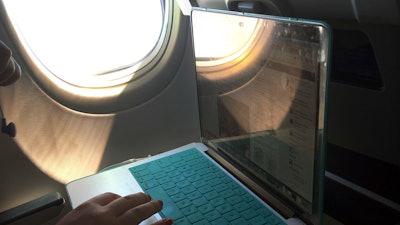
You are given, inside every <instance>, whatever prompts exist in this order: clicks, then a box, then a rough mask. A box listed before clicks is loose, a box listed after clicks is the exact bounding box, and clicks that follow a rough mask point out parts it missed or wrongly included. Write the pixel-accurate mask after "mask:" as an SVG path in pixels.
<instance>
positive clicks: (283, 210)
mask: <svg viewBox="0 0 400 225" xmlns="http://www.w3.org/2000/svg"><path fill="white" fill-rule="evenodd" d="M207 153H208V154H209V155H210V156H211V157H212V158H213V159H215V160H216V161H217V162H219V163H220V164H221V165H222V166H223V167H224V168H225V169H227V170H228V171H229V172H231V173H232V174H233V175H234V176H235V177H236V178H237V179H239V180H240V181H241V182H242V183H243V184H245V185H246V186H247V187H248V188H249V189H250V190H252V191H253V192H255V193H256V194H257V195H258V196H259V197H260V198H261V199H262V200H264V201H265V202H267V203H268V204H269V205H271V206H272V207H273V208H274V209H275V210H276V211H278V213H280V214H281V215H282V216H283V217H285V218H291V217H293V216H294V215H295V213H294V212H293V211H292V210H291V209H290V208H288V207H287V206H285V205H284V204H283V203H282V202H280V201H279V200H278V199H277V198H276V197H275V196H273V195H271V194H270V193H268V192H267V191H265V190H264V189H263V188H262V187H261V186H260V185H259V184H257V183H256V182H254V181H253V180H251V179H250V178H249V177H248V176H246V175H245V174H244V173H243V172H241V171H240V170H238V169H237V168H235V167H234V166H232V164H230V163H229V162H228V161H227V160H226V159H224V158H223V157H221V156H220V155H219V154H218V153H216V152H215V151H213V150H210V149H209V150H208V151H207Z"/></svg>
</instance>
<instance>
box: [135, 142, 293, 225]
mask: <svg viewBox="0 0 400 225" xmlns="http://www.w3.org/2000/svg"><path fill="white" fill-rule="evenodd" d="M129 171H130V172H131V174H132V175H133V176H134V177H135V179H136V180H137V181H138V183H139V185H140V186H141V187H142V189H143V190H144V192H145V193H147V194H149V195H150V196H151V197H152V198H153V199H160V200H162V201H163V202H164V207H163V209H162V210H161V212H160V215H161V217H163V218H165V217H168V218H172V219H173V221H174V224H176V225H186V224H195V225H201V224H212V225H214V224H215V225H217V224H218V225H225V224H231V225H235V224H238V225H239V224H240V225H246V224H251V225H263V224H272V225H278V224H279V225H280V224H285V223H284V222H283V221H282V220H281V219H280V218H279V217H277V216H276V215H275V214H273V213H272V212H271V211H270V209H269V208H268V207H266V206H264V205H263V204H262V203H261V202H260V201H259V200H258V199H256V198H255V197H254V196H253V195H252V194H250V193H248V191H247V190H246V189H245V188H243V187H242V186H241V185H239V184H238V183H237V182H236V181H235V180H234V179H232V178H231V177H230V176H229V175H227V174H226V173H224V172H223V171H222V170H221V168H220V167H218V166H217V165H215V164H214V163H212V162H211V161H210V160H209V159H208V158H207V157H206V156H205V155H204V154H202V153H201V152H199V151H198V150H197V149H195V148H192V149H188V150H185V151H182V152H179V153H176V154H172V155H170V156H167V157H164V158H160V159H157V160H154V161H150V162H147V163H144V164H141V165H139V166H135V167H132V168H130V169H129Z"/></svg>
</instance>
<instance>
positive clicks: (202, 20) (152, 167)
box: [66, 7, 331, 225]
mask: <svg viewBox="0 0 400 225" xmlns="http://www.w3.org/2000/svg"><path fill="white" fill-rule="evenodd" d="M191 26H192V36H193V37H192V38H193V47H194V55H195V61H196V73H197V87H198V106H199V118H200V127H201V135H202V137H201V140H200V141H199V142H193V143H189V144H187V145H185V146H181V147H178V148H176V149H173V150H170V151H167V152H164V153H161V154H159V155H155V156H151V157H148V158H145V159H143V160H140V161H137V162H132V163H127V164H123V165H120V166H116V167H112V168H111V169H108V170H103V171H100V172H99V173H97V174H94V175H91V176H88V177H84V178H81V179H78V180H75V181H72V182H70V183H68V184H67V185H66V188H67V192H68V195H69V198H70V201H71V204H72V207H74V208H75V207H77V206H78V205H79V204H81V203H82V202H84V201H86V200H88V199H90V198H92V197H94V196H96V195H98V194H101V193H104V192H114V193H117V194H120V195H128V194H132V193H136V192H145V193H149V194H150V195H151V196H152V197H153V198H154V199H161V200H163V201H164V208H163V210H162V211H161V212H160V213H157V214H155V215H154V216H152V217H150V218H149V219H147V220H146V221H144V222H142V224H150V223H151V222H154V221H156V220H159V219H161V218H163V217H170V218H172V219H173V220H174V224H315V225H316V224H321V223H322V213H323V210H322V205H323V178H324V149H325V141H326V129H325V127H326V119H325V118H326V105H327V104H326V103H327V88H328V86H327V82H328V77H329V73H328V72H329V61H330V60H329V58H330V57H329V55H330V54H329V52H330V45H331V34H330V30H329V27H328V26H327V25H326V24H324V23H323V22H318V21H308V20H307V21H305V20H300V19H292V18H282V17H274V16H265V15H256V14H249V13H240V12H230V11H220V10H214V9H212V10H211V9H204V8H195V7H194V8H193V9H192V12H191Z"/></svg>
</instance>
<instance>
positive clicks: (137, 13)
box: [4, 0, 164, 87]
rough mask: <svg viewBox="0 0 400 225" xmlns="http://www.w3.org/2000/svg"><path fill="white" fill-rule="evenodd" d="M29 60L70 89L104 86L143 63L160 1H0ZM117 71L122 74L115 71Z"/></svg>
mask: <svg viewBox="0 0 400 225" xmlns="http://www.w3.org/2000/svg"><path fill="white" fill-rule="evenodd" d="M4 4H5V6H6V10H7V13H8V15H9V17H10V18H11V21H12V23H13V25H14V27H15V28H16V30H17V33H19V37H20V39H21V38H22V39H23V42H24V43H25V45H26V46H25V47H28V49H27V50H28V51H30V52H31V53H32V54H31V55H32V56H33V57H35V58H36V60H38V62H40V64H42V66H43V68H42V69H45V70H47V71H46V72H47V73H45V74H47V75H48V76H56V77H57V78H59V79H61V80H63V81H64V82H67V83H69V84H72V85H76V86H83V87H107V86H112V85H118V84H121V83H124V82H126V81H128V80H130V79H131V78H132V77H130V76H127V75H132V74H131V73H132V72H135V71H136V70H138V69H140V68H141V67H143V66H144V64H146V60H147V61H149V59H148V58H147V57H148V56H150V59H151V56H152V52H153V51H156V50H157V49H155V48H156V47H157V46H156V45H157V43H158V40H159V38H160V35H161V31H162V28H163V18H164V15H163V14H164V10H163V4H162V2H160V0H146V1H130V0H118V1H113V0H101V1H98V0H62V1H52V0H35V1H31V0H4ZM121 71H122V72H121Z"/></svg>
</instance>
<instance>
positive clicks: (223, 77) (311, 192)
mask: <svg viewBox="0 0 400 225" xmlns="http://www.w3.org/2000/svg"><path fill="white" fill-rule="evenodd" d="M192 29H193V42H194V52H195V57H196V71H197V85H198V93H199V108H200V123H201V129H202V138H203V141H204V143H206V144H207V145H209V146H211V147H214V148H217V149H218V150H219V151H221V152H222V153H223V154H224V155H225V156H227V157H228V158H229V159H231V160H233V161H235V162H236V163H237V164H239V165H240V166H241V167H242V168H243V170H246V172H248V173H251V174H252V175H254V176H255V177H257V179H258V180H259V181H262V183H263V184H264V185H265V186H267V187H268V188H270V189H271V190H273V191H275V192H276V193H277V194H279V195H282V196H283V198H284V199H286V200H289V201H290V202H291V203H292V205H296V206H297V208H299V209H301V211H303V213H305V214H309V215H313V214H316V213H320V212H315V211H316V210H317V209H318V208H321V207H319V206H320V204H321V193H319V192H320V190H321V188H322V186H321V184H322V182H321V179H322V176H323V160H322V159H323V146H324V144H323V143H324V137H325V135H324V127H325V122H324V119H325V93H326V80H327V78H326V77H327V71H328V69H327V67H328V65H327V52H328V42H327V39H328V33H327V31H326V28H325V26H323V25H321V24H319V23H316V22H301V21H298V20H296V21H293V20H289V19H278V18H277V17H269V18H266V17H264V16H263V17H262V16H256V15H246V16H244V15H243V14H240V13H233V12H220V11H219V12H215V11H214V10H213V11H207V10H194V11H193V12H192Z"/></svg>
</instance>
